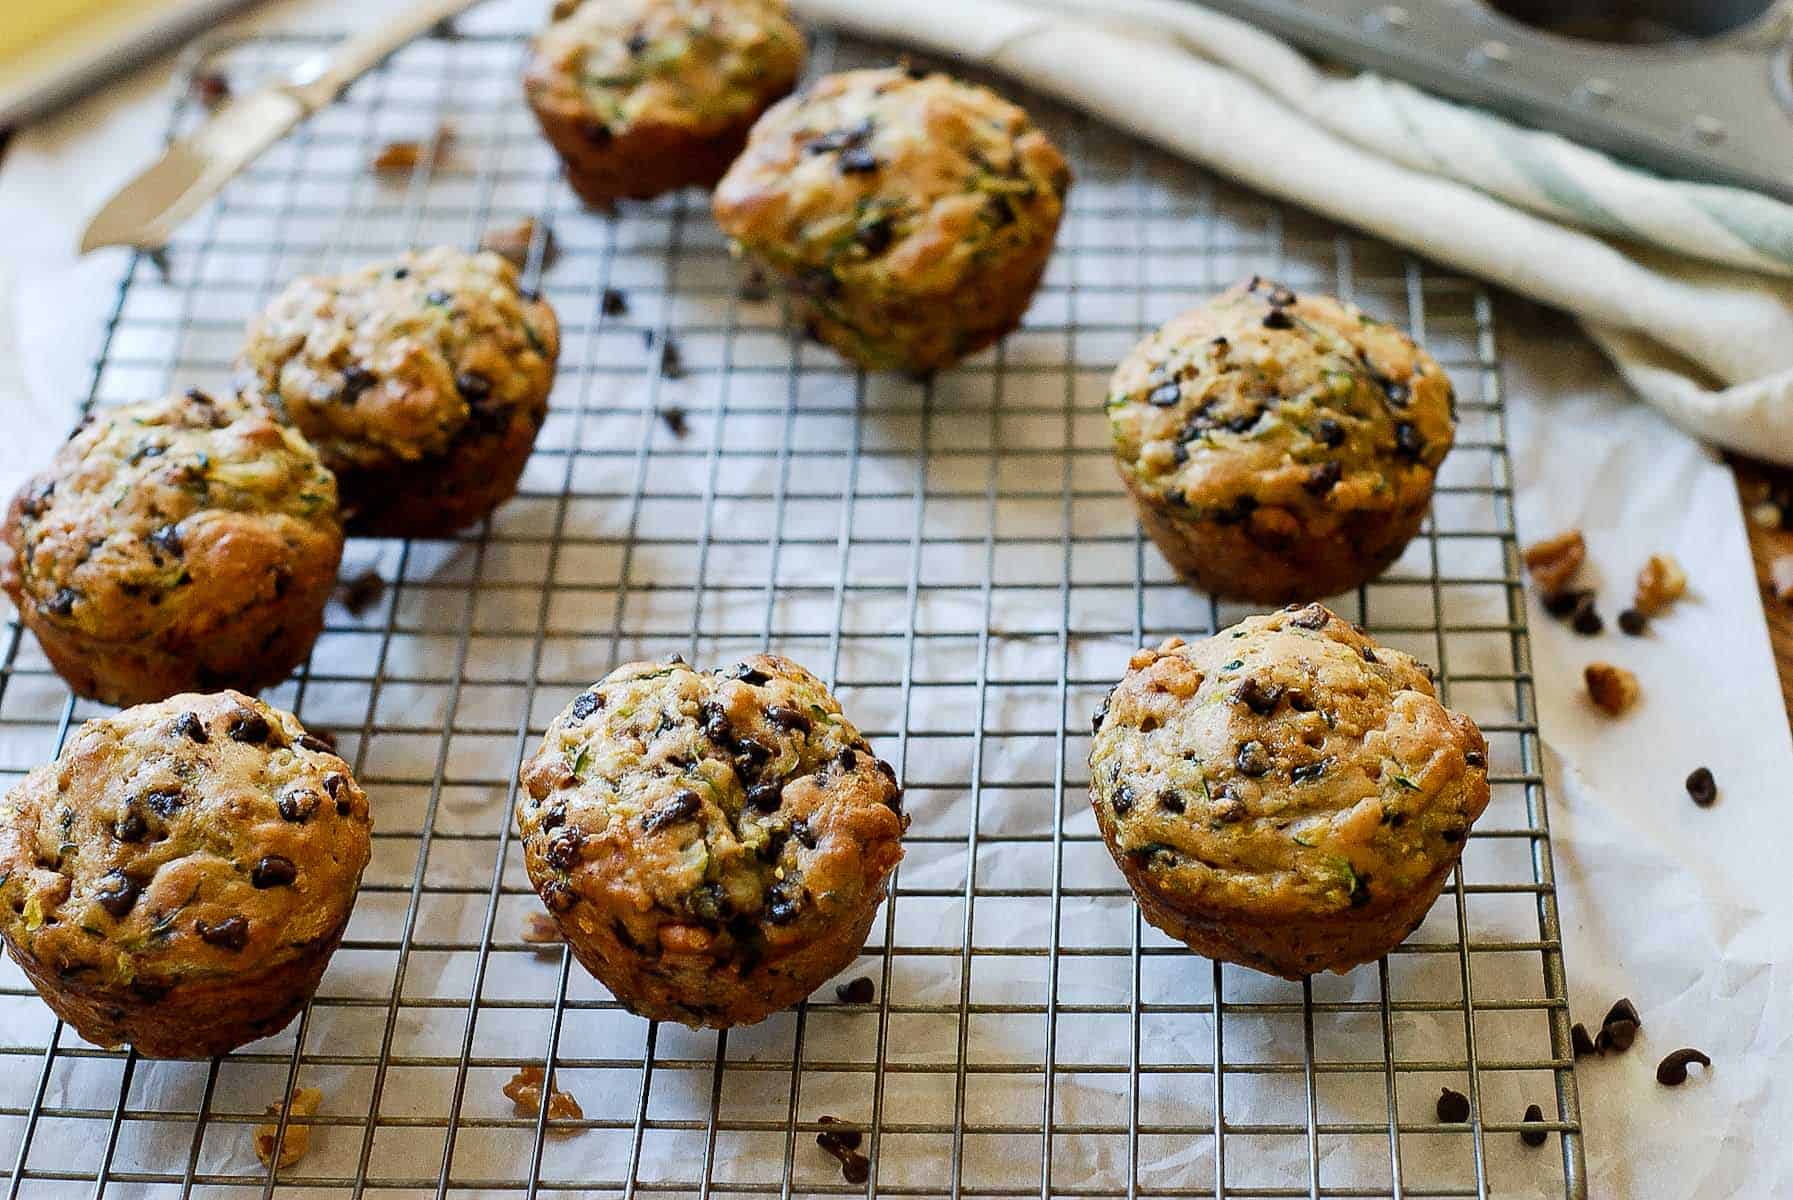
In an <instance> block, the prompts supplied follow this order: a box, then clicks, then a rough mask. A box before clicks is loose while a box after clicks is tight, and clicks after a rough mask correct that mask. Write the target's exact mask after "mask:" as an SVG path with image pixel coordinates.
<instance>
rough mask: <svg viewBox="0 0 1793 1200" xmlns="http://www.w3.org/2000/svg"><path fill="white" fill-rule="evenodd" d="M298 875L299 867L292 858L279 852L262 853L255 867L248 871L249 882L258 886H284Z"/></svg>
mask: <svg viewBox="0 0 1793 1200" xmlns="http://www.w3.org/2000/svg"><path fill="white" fill-rule="evenodd" d="M298 877H299V868H298V867H296V866H294V865H293V860H292V859H290V858H285V857H283V856H281V855H279V854H267V855H263V856H262V859H261V861H260V862H258V863H256V864H255V869H254V870H253V871H251V872H249V882H250V883H252V884H254V885H255V886H256V887H258V888H271V887H285V886H286V885H287V884H289V883H291V882H292V881H293V880H295V879H297V878H298Z"/></svg>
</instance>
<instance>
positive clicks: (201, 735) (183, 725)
mask: <svg viewBox="0 0 1793 1200" xmlns="http://www.w3.org/2000/svg"><path fill="white" fill-rule="evenodd" d="M174 732H175V733H176V734H177V735H179V736H180V737H184V738H187V739H188V740H189V741H194V742H198V743H199V744H200V745H201V746H203V745H205V744H206V742H208V741H210V740H211V739H210V736H209V735H208V734H207V733H206V731H205V722H204V721H201V720H200V719H199V714H198V713H196V712H184V713H182V714H181V715H180V716H178V717H176V718H175V719H174Z"/></svg>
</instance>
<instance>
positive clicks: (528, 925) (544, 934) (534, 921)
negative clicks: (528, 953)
mask: <svg viewBox="0 0 1793 1200" xmlns="http://www.w3.org/2000/svg"><path fill="white" fill-rule="evenodd" d="M523 940H524V941H526V942H528V943H529V944H530V945H531V946H558V945H560V944H561V943H562V942H564V941H566V938H565V937H564V936H562V934H561V932H560V926H558V925H556V924H555V923H554V918H553V917H550V916H549V915H548V914H547V913H545V912H532V913H530V914H529V918H528V919H527V920H525V921H524V922H523Z"/></svg>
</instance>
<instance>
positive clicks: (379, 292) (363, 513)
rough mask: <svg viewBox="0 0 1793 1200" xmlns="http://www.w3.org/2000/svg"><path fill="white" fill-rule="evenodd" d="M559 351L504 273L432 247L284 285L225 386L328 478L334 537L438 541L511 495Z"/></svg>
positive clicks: (556, 336) (489, 263)
mask: <svg viewBox="0 0 1793 1200" xmlns="http://www.w3.org/2000/svg"><path fill="white" fill-rule="evenodd" d="M559 353H560V328H559V325H558V324H557V322H556V321H555V318H554V312H553V310H552V309H551V308H549V307H548V305H547V304H546V303H545V302H543V301H542V300H540V299H535V298H531V297H527V296H525V295H524V294H523V293H522V292H520V291H519V290H518V287H517V269H516V268H515V267H514V266H512V265H511V264H510V263H509V262H506V261H505V260H504V259H503V258H500V257H499V256H498V255H496V254H491V253H481V254H465V253H463V252H461V251H459V250H455V249H452V248H449V247H446V246H439V247H436V248H435V249H432V250H427V251H424V252H422V253H417V254H407V255H404V256H403V257H401V258H398V259H394V260H390V261H387V262H378V263H372V264H369V265H368V266H365V267H362V268H361V269H359V270H357V271H353V272H350V273H348V274H346V275H340V276H323V275H318V276H306V277H304V278H301V279H298V280H295V281H294V282H293V283H292V284H291V285H289V286H288V287H287V288H286V290H285V291H284V292H282V293H281V294H280V295H279V296H278V297H276V298H275V300H274V301H273V303H271V304H270V305H269V306H268V307H267V309H266V310H265V311H263V312H262V313H261V315H260V316H258V317H257V318H256V319H255V320H254V321H252V322H251V323H250V326H249V333H248V340H247V344H246V345H245V347H244V349H243V353H242V358H241V360H240V364H239V377H240V382H241V385H242V386H243V388H244V389H245V390H246V391H250V392H253V393H255V394H257V395H258V396H260V397H261V398H262V399H264V400H266V401H267V403H268V404H269V406H270V407H272V408H273V409H274V410H275V411H276V412H277V413H279V414H280V415H281V416H282V417H283V418H284V419H286V420H288V421H290V422H291V423H292V424H294V425H295V426H297V427H298V428H299V429H300V430H301V431H302V432H303V433H304V434H305V436H306V437H307V438H309V439H310V440H311V441H312V443H313V444H314V445H316V446H317V448H318V451H319V452H320V453H321V454H322V455H323V458H324V461H325V463H327V464H328V465H329V466H330V467H331V468H332V469H333V470H334V471H335V472H336V473H337V476H338V480H339V482H340V484H341V487H342V496H343V508H344V512H345V515H346V522H347V525H348V530H349V532H350V533H355V534H364V535H371V536H378V537H440V536H444V535H446V534H449V533H452V532H453V531H454V530H456V529H459V528H461V527H463V526H465V525H469V524H472V523H473V522H475V521H477V520H479V519H480V518H482V517H484V516H485V515H486V514H488V513H490V512H491V511H492V509H494V508H496V507H497V506H498V505H499V504H501V503H503V502H504V501H505V500H507V499H509V498H510V497H511V495H512V494H513V493H515V491H516V487H517V480H518V478H519V477H520V476H521V474H522V471H523V465H524V463H525V462H526V461H527V460H528V458H529V452H530V450H531V449H532V448H533V446H534V445H535V435H536V433H537V431H538V430H539V429H540V428H541V424H542V421H543V420H544V419H545V418H546V416H547V412H548V392H549V389H550V387H551V386H552V384H553V380H554V366H555V361H556V359H557V358H558V356H559Z"/></svg>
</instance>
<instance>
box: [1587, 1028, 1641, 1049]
mask: <svg viewBox="0 0 1793 1200" xmlns="http://www.w3.org/2000/svg"><path fill="white" fill-rule="evenodd" d="M1636 1041H1637V1022H1636V1021H1624V1020H1620V1021H1608V1022H1607V1023H1606V1024H1604V1025H1602V1026H1601V1027H1600V1033H1599V1036H1597V1037H1596V1038H1595V1039H1594V1049H1596V1050H1598V1051H1600V1052H1601V1053H1602V1054H1604V1053H1606V1051H1607V1050H1616V1051H1618V1052H1619V1053H1620V1054H1623V1053H1624V1052H1625V1051H1627V1050H1629V1049H1631V1046H1632V1043H1634V1042H1636Z"/></svg>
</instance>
